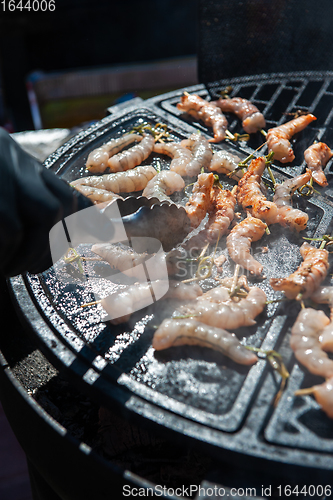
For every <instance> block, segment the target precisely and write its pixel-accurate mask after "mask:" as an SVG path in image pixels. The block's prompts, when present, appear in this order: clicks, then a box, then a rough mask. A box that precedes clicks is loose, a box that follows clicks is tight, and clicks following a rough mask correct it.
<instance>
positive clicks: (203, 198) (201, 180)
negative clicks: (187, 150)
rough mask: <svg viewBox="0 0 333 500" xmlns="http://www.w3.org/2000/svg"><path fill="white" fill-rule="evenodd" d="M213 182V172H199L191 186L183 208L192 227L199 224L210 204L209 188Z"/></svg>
mask: <svg viewBox="0 0 333 500" xmlns="http://www.w3.org/2000/svg"><path fill="white" fill-rule="evenodd" d="M213 184H214V175H213V174H211V173H210V174H199V175H198V180H197V182H196V183H195V184H194V186H193V190H192V194H191V197H190V199H189V201H188V202H187V203H186V206H185V210H186V213H187V215H188V216H189V218H190V221H191V226H192V228H196V227H198V226H199V224H200V222H201V221H202V220H203V219H204V217H205V215H206V213H207V210H208V209H209V208H210V205H211V196H210V193H211V189H212V187H213Z"/></svg>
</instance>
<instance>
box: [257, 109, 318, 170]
mask: <svg viewBox="0 0 333 500" xmlns="http://www.w3.org/2000/svg"><path fill="white" fill-rule="evenodd" d="M316 119H317V118H316V117H315V116H313V115H311V114H309V115H301V116H299V117H298V118H294V119H293V120H290V121H289V122H287V123H283V124H282V125H279V126H278V127H274V128H270V129H269V131H268V133H267V146H268V150H269V152H270V151H274V160H278V161H280V162H281V163H289V162H291V161H293V159H294V158H295V155H294V152H293V150H292V147H291V144H290V142H289V140H290V139H291V138H292V136H293V135H294V134H297V132H300V131H301V130H304V129H305V127H307V126H308V125H309V123H311V122H312V121H313V120H316Z"/></svg>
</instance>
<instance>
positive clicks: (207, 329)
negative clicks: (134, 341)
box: [152, 319, 258, 365]
mask: <svg viewBox="0 0 333 500" xmlns="http://www.w3.org/2000/svg"><path fill="white" fill-rule="evenodd" d="M185 344H187V345H199V346H202V347H210V348H212V349H215V350H217V351H220V352H222V354H225V355H226V356H228V357H229V358H230V359H232V360H233V361H235V362H236V363H240V364H243V365H253V364H254V363H256V362H257V361H258V358H257V356H256V355H255V354H254V353H253V352H251V351H249V350H248V349H246V348H245V347H244V346H243V345H242V344H241V343H240V342H239V340H238V339H237V337H236V335H235V334H234V333H229V332H227V331H225V330H223V329H222V328H214V327H211V326H207V325H204V324H202V323H200V322H198V321H195V320H194V319H178V320H177V319H166V320H164V321H163V322H162V324H161V325H160V326H159V328H158V329H157V330H156V332H155V334H154V337H153V344H152V345H153V348H154V349H156V350H162V349H167V348H168V347H171V346H179V345H185Z"/></svg>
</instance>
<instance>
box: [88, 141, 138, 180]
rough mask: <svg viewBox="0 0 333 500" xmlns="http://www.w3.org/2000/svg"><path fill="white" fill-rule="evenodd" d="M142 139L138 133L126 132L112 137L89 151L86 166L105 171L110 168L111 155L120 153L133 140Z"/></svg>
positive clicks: (98, 171) (92, 170)
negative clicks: (115, 137)
mask: <svg viewBox="0 0 333 500" xmlns="http://www.w3.org/2000/svg"><path fill="white" fill-rule="evenodd" d="M140 141H142V136H141V135H138V134H125V135H123V136H121V137H118V138H117V139H112V140H111V141H109V142H107V143H106V144H103V146H100V147H99V148H97V149H94V150H93V151H91V153H89V156H88V159H87V162H86V168H87V169H88V170H89V171H90V172H93V173H101V172H104V171H105V170H106V169H107V168H108V160H109V158H110V157H111V156H113V155H115V154H117V153H119V151H121V150H122V149H124V148H125V147H126V146H129V145H130V144H132V142H140Z"/></svg>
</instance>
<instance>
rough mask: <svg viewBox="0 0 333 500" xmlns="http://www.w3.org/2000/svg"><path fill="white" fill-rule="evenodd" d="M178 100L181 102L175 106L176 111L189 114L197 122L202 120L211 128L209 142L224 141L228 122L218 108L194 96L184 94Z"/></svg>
mask: <svg viewBox="0 0 333 500" xmlns="http://www.w3.org/2000/svg"><path fill="white" fill-rule="evenodd" d="M180 99H181V102H180V103H178V104H177V108H178V109H180V110H181V111H185V112H186V113H189V114H190V115H191V116H193V117H194V118H196V119H197V120H202V121H203V123H204V124H205V125H207V127H212V128H213V132H214V139H209V142H220V141H223V139H225V135H226V130H227V128H228V122H227V119H226V117H225V116H224V114H223V113H222V111H221V110H220V108H218V107H217V106H215V104H213V103H211V102H208V101H206V100H205V99H202V97H200V96H198V95H196V94H192V95H190V94H184V95H182V96H181V98H180Z"/></svg>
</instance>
